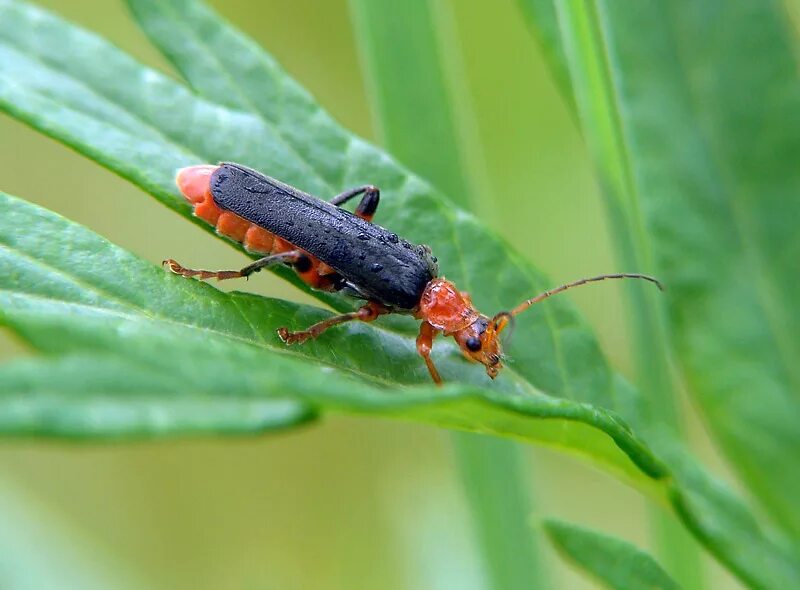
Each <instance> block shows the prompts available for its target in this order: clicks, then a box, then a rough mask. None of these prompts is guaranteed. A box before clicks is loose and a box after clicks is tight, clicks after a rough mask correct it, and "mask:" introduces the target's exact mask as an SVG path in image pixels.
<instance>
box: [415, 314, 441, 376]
mask: <svg viewBox="0 0 800 590" xmlns="http://www.w3.org/2000/svg"><path fill="white" fill-rule="evenodd" d="M437 334H438V331H437V330H436V328H434V327H433V326H431V325H430V324H429V323H428V322H422V324H421V325H420V327H419V336H417V352H418V353H419V355H420V356H421V357H422V360H424V361H425V365H427V367H428V372H429V373H430V374H431V379H433V382H434V383H436V385H441V384H442V378H441V376H440V375H439V371H438V370H437V369H436V365H434V364H433V359H431V350H432V349H433V339H434V338H436V335H437Z"/></svg>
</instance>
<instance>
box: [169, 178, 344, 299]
mask: <svg viewBox="0 0 800 590" xmlns="http://www.w3.org/2000/svg"><path fill="white" fill-rule="evenodd" d="M216 169H217V166H210V165H202V166H190V167H188V168H182V169H181V170H179V171H178V175H177V176H176V178H175V182H176V184H177V185H178V188H179V189H180V191H181V193H182V194H183V196H184V197H186V200H187V201H189V203H191V204H192V207H193V208H194V214H195V216H196V217H199V218H200V219H202V220H204V221H206V222H208V223H209V224H211V225H213V226H214V227H215V228H216V230H217V233H218V234H219V235H221V236H225V237H226V238H230V239H231V240H233V241H235V242H239V243H241V244H242V245H243V246H244V247H245V249H246V250H247V251H248V252H252V253H254V254H261V255H264V256H268V255H270V254H279V253H281V252H289V251H290V250H298V251H300V252H301V253H302V255H303V256H306V257H307V258H308V259H309V260H310V261H311V265H310V268H308V269H307V270H304V271H303V272H298V273H297V274H298V275H299V276H300V278H301V279H303V281H304V282H306V283H308V284H309V285H310V286H311V287H313V288H315V289H321V290H330V289H332V288H333V284H334V279H335V278H336V277H335V271H334V270H333V269H332V268H331V267H329V266H328V265H327V264H324V263H323V262H321V261H320V260H318V259H317V258H314V257H313V256H311V255H310V254H308V253H307V252H305V251H303V250H301V249H300V248H297V247H296V246H294V245H293V244H290V243H289V242H287V241H286V240H283V239H281V238H279V237H277V236H275V235H274V234H273V233H271V232H269V231H267V230H266V229H264V228H263V227H260V226H258V225H256V224H254V223H252V222H250V221H248V220H247V219H244V218H243V217H240V216H239V215H236V214H235V213H233V212H231V211H226V210H224V209H222V208H221V207H219V206H218V205H217V204H216V203H215V202H214V196H213V195H212V194H211V175H212V174H213V173H214V171H215V170H216Z"/></svg>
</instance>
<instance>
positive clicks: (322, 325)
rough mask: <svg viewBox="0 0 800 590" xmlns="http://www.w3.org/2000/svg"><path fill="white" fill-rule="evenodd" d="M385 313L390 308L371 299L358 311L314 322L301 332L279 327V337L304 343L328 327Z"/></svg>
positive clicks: (287, 342)
mask: <svg viewBox="0 0 800 590" xmlns="http://www.w3.org/2000/svg"><path fill="white" fill-rule="evenodd" d="M384 313H388V310H387V309H386V308H385V307H383V306H382V305H381V304H379V303H375V302H372V301H370V302H369V303H367V304H366V305H365V306H363V307H362V308H360V309H358V310H356V311H352V312H350V313H343V314H341V315H335V316H333V317H330V318H328V319H327V320H323V321H321V322H317V323H316V324H313V325H311V326H309V327H308V328H306V329H305V330H302V331H300V332H290V331H289V330H287V329H286V328H278V337H279V338H280V339H281V340H283V342H284V343H286V344H302V343H303V342H305V341H306V340H309V339H312V338H316V337H317V336H319V335H320V334H322V333H323V332H324V331H325V330H327V329H328V328H332V327H333V326H336V325H338V324H343V323H345V322H352V321H353V320H359V321H362V322H371V321H373V320H374V319H375V318H377V317H378V316H379V315H382V314H384Z"/></svg>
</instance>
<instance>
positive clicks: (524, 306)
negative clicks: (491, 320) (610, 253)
mask: <svg viewBox="0 0 800 590" xmlns="http://www.w3.org/2000/svg"><path fill="white" fill-rule="evenodd" d="M606 279H642V280H645V281H650V282H651V283H653V284H654V285H655V286H656V287H658V289H659V291H663V290H664V285H663V284H661V281H659V280H658V279H656V278H654V277H651V276H648V275H642V274H638V273H627V272H624V273H617V274H609V275H599V276H596V277H589V278H587V279H580V280H577V281H573V282H572V283H567V284H566V285H561V286H560V287H556V288H554V289H550V290H549V291H545V292H544V293H540V294H539V295H537V296H536V297H531V298H530V299H526V300H525V301H523V302H522V303H520V304H519V305H518V306H516V307H515V308H514V309H512V310H511V315H512V316H515V315H517V314H518V313H521V312H523V311H525V310H526V309H528V308H529V307H530V306H531V305H533V304H535V303H539V302H540V301H543V300H545V299H547V298H548V297H550V296H552V295H556V294H557V293H561V292H562V291H566V290H567V289H572V287H580V286H581V285H585V284H586V283H595V282H597V281H605V280H606Z"/></svg>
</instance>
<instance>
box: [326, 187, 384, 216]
mask: <svg viewBox="0 0 800 590" xmlns="http://www.w3.org/2000/svg"><path fill="white" fill-rule="evenodd" d="M360 194H363V195H364V196H363V197H362V198H361V202H360V203H359V204H358V207H356V215H358V216H359V217H360V218H361V219H365V220H367V221H372V217H373V216H374V215H375V211H376V210H377V209H378V203H379V202H380V200H381V191H380V190H378V187H376V186H372V185H371V184H367V185H364V186H359V187H358V188H352V189H350V190H348V191H345V192H343V193H341V194H339V195H336V196H335V197H333V198H332V199H331V201H330V202H331V205H336V206H337V207H340V206H342V205H344V204H345V203H346V202H347V201H349V200H350V199H352V198H353V197H357V196H358V195H360Z"/></svg>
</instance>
